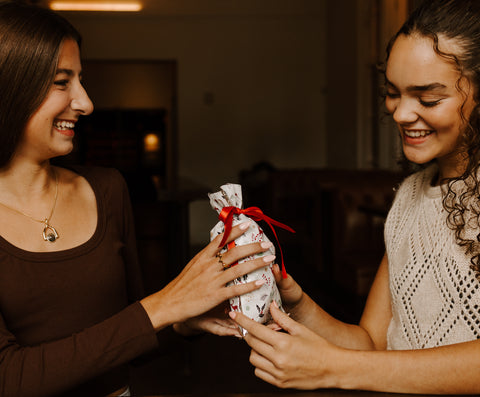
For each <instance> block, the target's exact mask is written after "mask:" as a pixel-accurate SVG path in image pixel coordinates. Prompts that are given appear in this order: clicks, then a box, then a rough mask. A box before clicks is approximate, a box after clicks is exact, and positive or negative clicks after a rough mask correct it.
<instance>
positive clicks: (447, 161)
mask: <svg viewBox="0 0 480 397" xmlns="http://www.w3.org/2000/svg"><path fill="white" fill-rule="evenodd" d="M439 47H440V50H441V51H443V52H445V53H447V54H450V53H453V54H455V53H458V51H459V48H458V46H456V45H455V43H454V42H453V41H451V40H447V39H445V38H442V37H441V36H440V37H439ZM459 78H460V72H459V71H458V70H457V69H456V68H455V66H454V65H453V63H452V62H451V61H449V60H447V59H445V58H443V57H441V56H440V55H438V54H437V53H436V52H435V50H434V49H433V41H432V40H431V39H429V38H426V37H423V36H419V35H415V34H414V35H409V36H405V35H400V36H399V37H398V38H397V39H396V41H395V43H394V45H393V47H392V49H391V52H390V56H389V59H388V63H387V69H386V79H387V97H386V102H385V104H386V107H387V110H388V111H389V112H390V113H391V114H392V116H393V119H394V120H395V122H396V123H397V125H398V128H399V131H400V136H401V139H402V145H403V152H404V154H405V156H406V157H407V159H409V160H410V161H412V162H414V163H417V164H425V163H427V162H429V161H432V160H437V162H438V164H439V171H440V178H447V177H455V176H459V175H460V174H461V173H462V172H463V169H464V166H465V155H464V154H463V153H462V149H461V142H462V140H461V137H462V131H463V130H464V128H465V120H468V119H469V117H470V114H471V112H472V109H473V108H474V106H475V102H474V100H473V88H472V86H471V84H470V83H469V81H468V80H467V78H465V77H462V79H461V80H460V81H459ZM458 83H459V87H460V89H461V90H459V89H457V84H458ZM462 114H463V118H462Z"/></svg>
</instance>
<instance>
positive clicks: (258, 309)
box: [208, 183, 294, 335]
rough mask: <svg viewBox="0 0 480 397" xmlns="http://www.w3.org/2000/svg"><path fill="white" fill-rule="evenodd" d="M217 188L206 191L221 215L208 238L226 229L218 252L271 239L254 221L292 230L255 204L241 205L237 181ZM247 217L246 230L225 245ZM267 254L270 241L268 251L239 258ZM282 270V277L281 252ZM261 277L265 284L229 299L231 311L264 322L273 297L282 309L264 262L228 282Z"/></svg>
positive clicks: (240, 191) (270, 250) (275, 286)
mask: <svg viewBox="0 0 480 397" xmlns="http://www.w3.org/2000/svg"><path fill="white" fill-rule="evenodd" d="M220 189H221V190H220V191H218V192H216V193H210V194H209V195H208V197H209V198H210V204H211V206H212V208H213V209H214V210H215V211H217V213H218V214H219V219H220V221H219V222H218V223H217V224H216V225H215V227H214V228H213V229H212V230H211V231H210V239H211V240H213V239H214V238H215V237H216V236H217V235H219V234H221V233H224V232H225V234H224V237H223V240H222V242H221V243H220V247H222V250H221V251H220V253H223V252H225V251H227V250H228V249H230V248H232V247H234V246H240V245H245V244H250V243H254V242H262V241H267V242H268V241H270V240H269V239H268V237H267V236H266V235H265V233H264V232H263V230H262V228H261V227H260V226H259V225H258V224H257V223H256V222H255V221H260V220H263V221H265V222H266V223H267V224H268V225H269V226H270V227H271V229H272V232H273V233H274V235H275V237H277V236H276V233H275V229H274V228H273V226H279V227H281V228H283V229H287V230H289V231H291V232H294V231H293V230H292V229H291V228H289V227H288V226H286V225H283V224H281V223H280V222H277V221H275V220H273V219H271V218H270V217H268V216H266V215H265V214H263V212H262V211H261V210H260V209H259V208H257V207H250V208H247V209H242V188H241V186H240V185H237V184H232V183H229V184H226V185H223V186H221V188H220ZM248 220H250V226H249V228H248V230H246V231H245V233H244V234H242V235H241V236H240V237H238V238H237V239H236V240H235V241H232V242H231V243H229V244H228V245H225V243H226V240H227V238H228V235H229V233H230V230H231V228H232V227H233V226H235V225H237V224H240V223H243V222H246V221H248ZM270 254H272V255H275V247H274V246H273V245H272V247H271V248H269V250H268V251H266V252H262V253H260V254H257V255H255V256H251V257H247V258H244V259H242V260H241V261H240V263H241V262H244V261H246V260H249V259H254V258H256V257H260V256H264V255H270ZM234 265H236V264H233V265H232V266H234ZM282 274H283V277H286V271H285V266H284V264H283V255H282ZM260 279H264V280H265V284H263V285H262V286H261V287H260V288H259V289H257V290H255V291H253V292H250V293H247V294H244V295H242V296H236V297H234V298H232V299H230V308H231V310H232V311H237V312H241V313H243V314H245V315H246V316H247V317H249V318H251V319H252V320H255V321H257V322H260V323H264V324H267V323H269V322H271V320H272V318H271V315H270V311H269V308H270V304H271V303H272V302H273V301H275V302H276V303H277V305H278V307H279V308H280V309H281V310H283V308H282V302H281V297H280V293H279V292H278V288H277V285H276V282H275V278H274V276H273V273H272V265H267V266H265V267H263V268H260V269H258V270H255V271H253V272H251V273H249V274H246V275H244V276H243V277H239V278H237V279H235V280H233V281H232V282H231V283H230V284H232V283H233V284H244V283H248V282H252V281H256V280H260ZM241 331H242V334H243V335H245V334H246V330H243V329H241Z"/></svg>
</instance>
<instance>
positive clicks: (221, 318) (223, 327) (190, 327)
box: [173, 302, 242, 338]
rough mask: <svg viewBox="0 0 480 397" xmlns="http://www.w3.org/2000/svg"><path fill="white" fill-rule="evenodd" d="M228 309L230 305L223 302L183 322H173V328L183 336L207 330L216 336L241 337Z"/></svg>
mask: <svg viewBox="0 0 480 397" xmlns="http://www.w3.org/2000/svg"><path fill="white" fill-rule="evenodd" d="M229 311H230V306H229V304H228V302H224V303H223V304H221V305H219V306H217V307H215V308H213V309H212V310H210V311H208V312H206V313H204V314H201V315H200V316H197V317H192V318H189V319H188V320H186V321H184V322H183V323H176V324H173V329H174V330H175V331H176V332H178V333H179V334H180V335H183V336H193V335H197V334H200V333H203V332H209V333H211V334H214V335H218V336H236V337H237V338H241V337H242V334H241V333H240V330H239V328H238V325H237V324H236V323H235V322H234V321H233V320H232V319H231V318H230V317H229V316H228V314H227V313H228V312H229Z"/></svg>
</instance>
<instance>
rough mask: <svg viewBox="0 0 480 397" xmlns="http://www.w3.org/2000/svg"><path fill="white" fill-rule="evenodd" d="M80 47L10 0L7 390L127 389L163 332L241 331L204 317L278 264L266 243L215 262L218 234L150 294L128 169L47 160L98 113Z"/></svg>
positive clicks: (0, 378) (3, 281)
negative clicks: (132, 368) (133, 369)
mask: <svg viewBox="0 0 480 397" xmlns="http://www.w3.org/2000/svg"><path fill="white" fill-rule="evenodd" d="M79 48H80V35H79V34H78V32H77V31H76V30H75V29H74V28H73V27H72V26H71V25H70V23H68V22H67V21H66V20H65V19H63V18H62V17H60V16H58V15H57V14H55V13H53V12H51V11H49V10H46V9H43V8H38V7H34V6H29V5H24V4H21V3H18V2H13V1H1V2H0V218H1V219H2V227H1V228H0V396H2V397H13V396H17V397H27V396H32V397H33V396H35V397H40V396H53V395H55V396H58V395H68V396H70V397H71V396H89V397H93V396H106V395H114V396H119V395H121V396H128V395H130V391H129V387H128V376H127V364H128V363H129V361H131V360H132V359H134V358H136V357H138V356H140V355H142V354H144V353H147V352H150V351H153V350H155V349H158V347H159V341H158V339H157V333H158V331H161V330H163V329H166V328H167V327H169V328H171V327H170V326H172V325H173V326H174V327H175V328H176V330H177V331H178V332H180V333H182V334H191V333H194V332H199V331H202V330H205V331H209V332H212V333H216V334H219V335H238V330H237V327H236V326H235V325H234V324H233V322H232V321H231V320H230V319H229V318H228V317H226V318H225V319H224V320H222V319H210V317H209V316H208V315H203V314H204V313H206V312H208V311H210V310H211V309H213V308H215V307H217V306H218V305H220V304H221V303H222V302H224V301H226V300H228V299H229V298H231V297H233V296H237V295H241V294H243V293H246V292H251V291H253V290H255V289H257V288H259V287H260V286H261V284H262V283H261V282H254V283H249V284H244V285H239V286H231V287H226V284H227V283H228V282H230V281H231V280H233V279H235V278H237V277H241V276H242V275H244V274H246V273H249V272H251V271H253V270H255V269H258V268H261V267H264V266H265V265H266V264H269V263H270V262H271V261H273V260H274V257H273V256H271V255H267V256H265V255H263V253H264V252H265V251H267V250H268V248H269V246H268V244H267V245H265V244H263V245H262V244H260V243H254V244H250V245H246V246H242V247H235V248H233V249H231V250H229V251H228V252H227V253H225V254H223V257H222V256H218V253H219V250H220V249H221V247H219V243H220V241H221V238H222V235H220V236H217V238H216V239H215V240H213V241H212V242H211V243H210V244H209V245H207V246H206V247H205V249H203V250H202V251H201V252H200V253H199V254H198V255H197V256H195V257H194V258H193V259H192V260H191V261H190V262H189V263H188V264H187V265H186V267H185V268H184V270H183V271H182V272H181V273H180V274H179V275H178V276H177V277H176V278H175V279H174V280H173V281H172V282H170V283H169V284H168V285H167V286H166V287H165V288H164V289H162V290H161V291H159V292H157V293H154V294H152V295H150V296H147V297H144V295H143V290H142V285H141V276H140V272H139V264H138V260H137V253H136V246H135V232H134V227H133V226H134V225H133V218H132V212H131V208H130V200H129V195H128V192H127V188H126V185H125V182H124V180H123V178H122V177H121V175H120V173H119V172H118V171H116V170H114V169H108V168H99V167H85V166H83V167H80V166H79V167H71V168H61V167H57V166H53V165H52V164H51V163H50V160H51V159H52V158H54V157H57V156H63V155H66V154H68V153H70V152H71V150H72V148H73V142H72V140H73V136H74V134H75V132H74V127H75V123H76V122H77V120H78V119H79V117H81V116H84V115H88V114H89V113H91V112H92V110H93V105H92V103H91V101H90V99H89V97H88V96H87V93H86V92H85V90H84V88H83V86H82V83H81V78H82V69H81V63H80V51H79ZM247 227H248V223H244V224H242V225H239V226H237V227H235V228H234V229H233V230H232V232H231V235H230V237H229V240H228V241H232V240H233V239H235V238H237V237H239V236H240V235H241V234H242V233H243V232H244V231H245V230H246V228H247ZM262 255H263V256H262ZM249 256H254V257H255V258H256V259H252V260H248V261H246V262H244V263H242V264H240V265H238V266H235V267H233V268H229V269H226V270H225V267H228V265H230V264H232V263H235V262H237V261H238V260H239V259H242V258H245V257H249ZM160 265H161V264H159V266H160ZM159 337H160V338H161V335H159Z"/></svg>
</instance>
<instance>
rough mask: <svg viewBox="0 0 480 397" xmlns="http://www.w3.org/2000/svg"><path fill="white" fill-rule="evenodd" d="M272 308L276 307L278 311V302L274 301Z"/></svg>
mask: <svg viewBox="0 0 480 397" xmlns="http://www.w3.org/2000/svg"><path fill="white" fill-rule="evenodd" d="M272 306H273V307H275V308H276V309H278V305H277V302H276V301H272Z"/></svg>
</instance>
